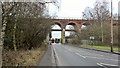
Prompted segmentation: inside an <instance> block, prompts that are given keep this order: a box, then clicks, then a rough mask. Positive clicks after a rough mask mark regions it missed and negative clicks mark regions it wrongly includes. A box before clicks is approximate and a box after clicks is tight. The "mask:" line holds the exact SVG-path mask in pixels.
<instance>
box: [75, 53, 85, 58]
mask: <svg viewBox="0 0 120 68" xmlns="http://www.w3.org/2000/svg"><path fill="white" fill-rule="evenodd" d="M76 54H77V55H79V56H81V57H83V58H86V57H85V56H83V55H80V54H79V53H76Z"/></svg>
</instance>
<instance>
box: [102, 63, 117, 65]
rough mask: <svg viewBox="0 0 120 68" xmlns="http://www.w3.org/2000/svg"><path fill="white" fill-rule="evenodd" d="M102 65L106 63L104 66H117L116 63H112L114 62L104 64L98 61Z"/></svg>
mask: <svg viewBox="0 0 120 68" xmlns="http://www.w3.org/2000/svg"><path fill="white" fill-rule="evenodd" d="M100 64H102V65H106V66H118V65H114V64H106V63H100Z"/></svg>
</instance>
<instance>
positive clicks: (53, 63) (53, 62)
mask: <svg viewBox="0 0 120 68" xmlns="http://www.w3.org/2000/svg"><path fill="white" fill-rule="evenodd" d="M52 65H53V66H56V64H55V55H54V49H53V47H52Z"/></svg>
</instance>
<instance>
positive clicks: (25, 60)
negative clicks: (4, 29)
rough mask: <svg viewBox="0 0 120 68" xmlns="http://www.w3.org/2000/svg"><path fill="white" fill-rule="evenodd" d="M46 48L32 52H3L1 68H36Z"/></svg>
mask: <svg viewBox="0 0 120 68" xmlns="http://www.w3.org/2000/svg"><path fill="white" fill-rule="evenodd" d="M46 49H47V48H46V47H41V48H35V49H32V50H19V51H7V50H3V55H2V57H3V62H2V65H3V66H36V65H37V62H38V61H40V59H41V58H42V56H43V55H44V53H45V51H46Z"/></svg>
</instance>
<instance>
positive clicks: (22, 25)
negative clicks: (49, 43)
mask: <svg viewBox="0 0 120 68" xmlns="http://www.w3.org/2000/svg"><path fill="white" fill-rule="evenodd" d="M45 3H47V2H45ZM45 3H41V2H3V3H2V10H3V14H2V15H3V16H2V23H3V25H5V26H4V27H3V28H5V29H4V30H3V31H4V32H5V35H4V46H5V47H7V48H11V49H12V48H14V50H16V49H19V48H21V47H22V48H24V46H25V47H26V49H31V48H32V47H35V46H37V45H38V44H41V43H42V42H43V41H44V40H45V39H46V35H47V34H48V33H49V30H50V28H49V27H50V20H49V17H48V16H47V14H46V5H45ZM40 39H41V40H40Z"/></svg>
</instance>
